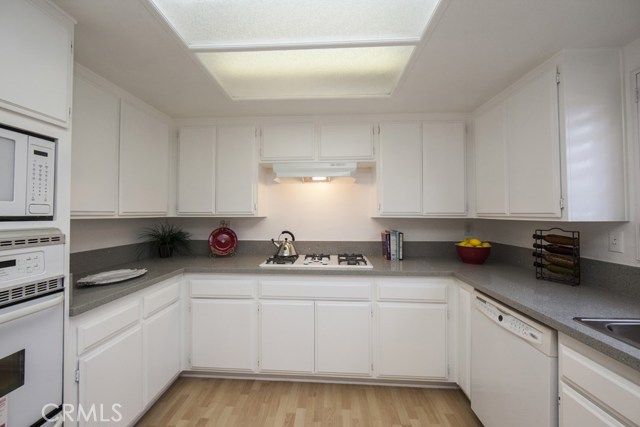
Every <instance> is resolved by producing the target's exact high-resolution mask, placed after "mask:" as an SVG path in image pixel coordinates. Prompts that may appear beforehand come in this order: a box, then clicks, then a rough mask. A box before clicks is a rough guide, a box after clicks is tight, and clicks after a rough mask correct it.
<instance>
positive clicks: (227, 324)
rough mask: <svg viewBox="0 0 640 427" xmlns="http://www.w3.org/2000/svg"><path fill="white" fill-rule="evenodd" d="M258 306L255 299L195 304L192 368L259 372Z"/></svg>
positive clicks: (193, 304)
mask: <svg viewBox="0 0 640 427" xmlns="http://www.w3.org/2000/svg"><path fill="white" fill-rule="evenodd" d="M256 330H257V302H256V301H255V300H252V299H192V300H191V366H192V367H193V368H205V369H206V368H209V369H229V370H237V371H250V372H254V371H255V370H256V361H257V354H256V342H257V334H256Z"/></svg>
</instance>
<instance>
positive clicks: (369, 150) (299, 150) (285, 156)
mask: <svg viewBox="0 0 640 427" xmlns="http://www.w3.org/2000/svg"><path fill="white" fill-rule="evenodd" d="M373 129H374V125H373V123H372V122H364V123H362V122H335V123H333V122H319V123H269V124H264V125H262V127H261V128H260V161H262V162H272V161H307V160H373V146H374V145H373V141H374V132H373Z"/></svg>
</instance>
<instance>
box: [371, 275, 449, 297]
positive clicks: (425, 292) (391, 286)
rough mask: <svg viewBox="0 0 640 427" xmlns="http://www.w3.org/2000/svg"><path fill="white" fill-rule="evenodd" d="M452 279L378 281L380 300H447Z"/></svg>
mask: <svg viewBox="0 0 640 427" xmlns="http://www.w3.org/2000/svg"><path fill="white" fill-rule="evenodd" d="M452 283H453V281H452V280H451V279H433V280H429V279H420V280H410V281H404V280H400V281H394V280H389V281H378V282H377V285H378V300H379V301H422V302H447V287H448V286H449V284H452Z"/></svg>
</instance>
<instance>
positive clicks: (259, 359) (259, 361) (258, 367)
mask: <svg viewBox="0 0 640 427" xmlns="http://www.w3.org/2000/svg"><path fill="white" fill-rule="evenodd" d="M258 369H260V359H258Z"/></svg>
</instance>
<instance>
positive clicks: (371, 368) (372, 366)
mask: <svg viewBox="0 0 640 427" xmlns="http://www.w3.org/2000/svg"><path fill="white" fill-rule="evenodd" d="M371 372H373V363H372V364H371Z"/></svg>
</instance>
